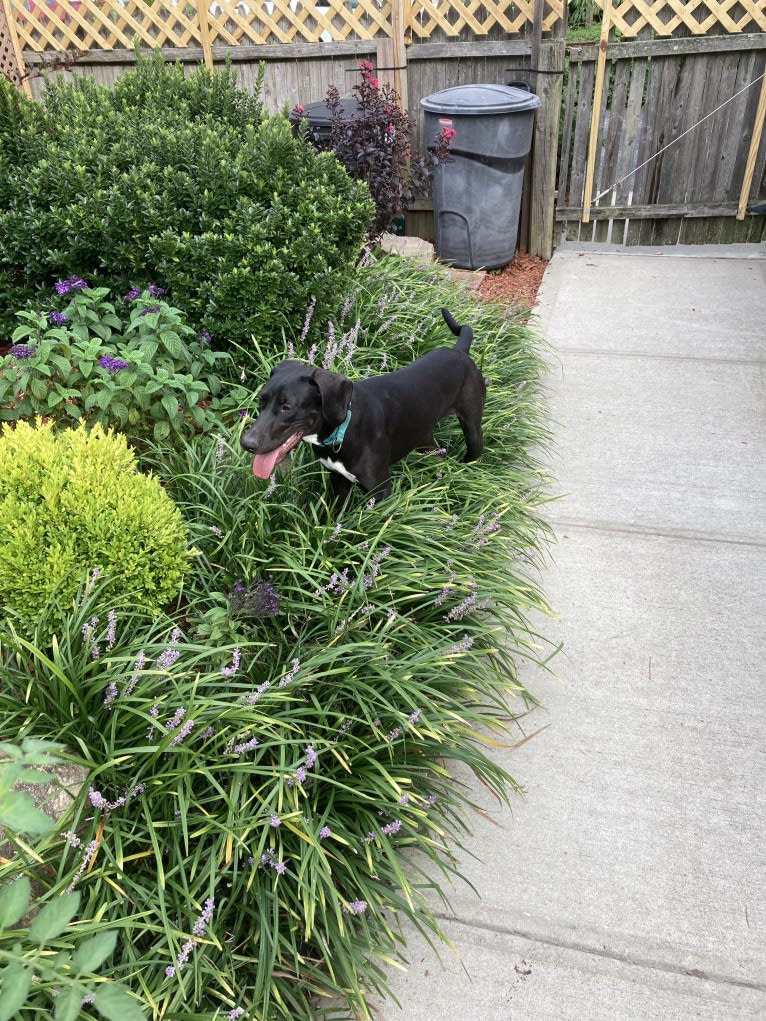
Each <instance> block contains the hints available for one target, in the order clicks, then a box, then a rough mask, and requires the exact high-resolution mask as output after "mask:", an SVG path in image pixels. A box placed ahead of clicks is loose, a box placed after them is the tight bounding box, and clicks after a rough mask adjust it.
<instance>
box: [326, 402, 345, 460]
mask: <svg viewBox="0 0 766 1021" xmlns="http://www.w3.org/2000/svg"><path fill="white" fill-rule="evenodd" d="M350 421H351V408H349V409H348V411H347V412H346V417H345V418H344V419H343V421H342V422H341V424H340V425H339V426H338V427H337V429H333V431H332V432H331V433H330V435H329V436H328V437H327V439H326V440H322V446H323V447H330V448H331V449H332V450H334V451H336V452H337V451H338V450H340V446H341V444H342V443H343V438H344V436H345V435H346V429H348V424H349V422H350Z"/></svg>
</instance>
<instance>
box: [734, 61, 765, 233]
mask: <svg viewBox="0 0 766 1021" xmlns="http://www.w3.org/2000/svg"><path fill="white" fill-rule="evenodd" d="M764 120H766V70H764V75H763V78H762V79H761V95H760V97H759V99H758V109H757V110H756V111H755V121H754V123H753V137H752V138H751V139H750V152H749V153H748V154H747V163H746V164H745V174H744V177H743V178H742V190H741V191H740V193H739V206H738V208H737V219H738V220H744V219H745V210H746V209H747V200H748V199H749V198H750V187H751V185H752V183H753V172H754V171H755V160H756V157H757V156H758V149H759V147H760V144H761V135H762V134H763V122H764Z"/></svg>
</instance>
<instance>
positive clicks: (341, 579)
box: [314, 567, 351, 597]
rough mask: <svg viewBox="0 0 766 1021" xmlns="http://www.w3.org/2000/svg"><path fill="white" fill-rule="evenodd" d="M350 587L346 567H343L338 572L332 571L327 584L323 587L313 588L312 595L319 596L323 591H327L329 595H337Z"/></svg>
mask: <svg viewBox="0 0 766 1021" xmlns="http://www.w3.org/2000/svg"><path fill="white" fill-rule="evenodd" d="M350 587H351V582H350V581H349V579H348V568H347V567H344V568H343V570H342V571H341V572H340V574H339V573H338V572H337V571H333V573H332V574H331V575H330V580H329V581H328V582H327V584H326V585H325V586H324V587H323V588H318V589H315V590H314V596H315V597H317V596H321V595H322V593H323V592H329V593H330V595H334V596H339V595H341V594H342V593H343V592H345V591H346V590H347V589H349V588H350Z"/></svg>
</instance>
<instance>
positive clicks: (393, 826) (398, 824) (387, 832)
mask: <svg viewBox="0 0 766 1021" xmlns="http://www.w3.org/2000/svg"><path fill="white" fill-rule="evenodd" d="M401 828H402V820H401V819H394V821H393V822H390V823H387V824H386V825H385V826H381V828H380V832H381V833H382V834H383V835H384V836H386V837H393V836H394V835H395V834H396V833H398V832H399V830H400V829H401Z"/></svg>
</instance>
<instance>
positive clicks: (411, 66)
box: [0, 0, 766, 257]
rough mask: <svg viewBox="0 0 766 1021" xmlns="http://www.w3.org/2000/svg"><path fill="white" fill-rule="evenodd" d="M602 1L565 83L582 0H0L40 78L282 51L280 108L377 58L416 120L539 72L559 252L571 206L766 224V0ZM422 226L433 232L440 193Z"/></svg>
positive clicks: (671, 235)
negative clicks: (574, 14) (428, 104)
mask: <svg viewBox="0 0 766 1021" xmlns="http://www.w3.org/2000/svg"><path fill="white" fill-rule="evenodd" d="M598 2H599V4H600V5H601V6H602V8H603V12H604V14H603V21H602V35H601V40H600V43H599V44H590V45H578V46H575V45H572V46H569V47H567V48H566V56H567V58H568V60H567V62H566V71H567V77H566V81H567V88H566V92H565V93H563V94H562V82H563V81H564V74H565V41H564V34H565V27H566V4H565V2H564V0H515V2H512V0H0V73H5V74H6V75H7V76H9V77H11V78H12V79H13V76H14V75H15V76H16V77H15V80H16V81H21V82H22V83H23V85H24V87H26V89H27V91H28V92H29V93H30V94H31V95H38V94H39V91H40V83H39V80H38V79H36V78H35V77H34V76H35V75H36V74H37V73H39V70H40V69H41V68H43V67H45V66H46V64H50V62H51V61H52V60H56V59H60V58H61V56H62V54H67V53H68V54H69V56H70V58H71V57H72V56H74V57H75V58H76V61H75V63H74V65H73V66H71V68H70V70H71V73H74V74H90V75H93V76H94V77H95V78H96V80H98V81H100V82H102V83H104V84H109V83H111V82H112V81H113V80H114V79H115V78H116V77H117V76H118V75H119V74H121V73H123V71H125V70H126V69H129V68H130V67H131V66H133V64H134V60H135V55H134V46H135V45H136V44H138V45H139V46H140V47H142V48H144V49H157V48H160V49H161V50H162V52H163V54H164V55H165V56H166V58H168V59H172V60H176V59H180V60H182V61H184V62H185V63H186V64H187V65H188V66H189V67H192V66H193V65H195V64H198V63H200V62H201V61H204V62H205V63H207V64H208V65H209V66H212V65H214V64H218V63H221V62H222V61H223V60H224V59H226V58H228V59H231V60H232V61H233V63H234V66H235V68H236V70H237V72H238V77H239V81H240V83H241V84H242V86H243V87H245V88H248V89H252V85H253V83H254V81H255V77H256V72H257V67H258V64H259V62H264V63H265V65H266V74H265V84H264V100H265V102H266V103H267V105H268V107H269V108H271V109H273V110H276V109H279V108H282V107H284V105H285V104H287V105H292V104H294V103H297V102H300V103H303V104H306V103H310V102H313V101H316V100H320V99H322V98H323V97H324V96H325V94H326V91H327V87H328V86H329V85H330V84H334V85H336V86H337V87H338V89H339V90H340V93H341V95H349V94H350V91H351V88H352V87H353V85H354V84H355V82H356V80H357V79H356V77H355V75H356V74H357V73H358V63H359V61H360V60H361V59H369V60H372V61H373V62H374V63H375V65H376V67H377V70H378V76H379V77H380V78H381V79H382V80H384V81H385V80H387V81H389V82H390V83H391V84H392V85H393V86H394V87H395V88H396V90H397V92H399V94H400V96H401V97H402V101H403V105H405V106H406V107H407V108H408V109H409V111H410V114H411V115H412V117H413V119H414V120H415V121H420V120H421V118H420V107H419V104H420V100H421V98H423V97H424V96H426V95H429V94H430V93H432V92H436V91H438V90H439V89H443V88H447V87H449V86H452V85H458V84H465V83H469V82H508V81H510V80H512V79H522V80H526V81H527V82H529V84H530V85H531V87H532V89H533V91H535V92H537V93H538V94H539V95H540V97H541V100H542V105H541V107H540V111H539V113H538V116H537V120H536V125H535V136H534V143H533V150H532V154H531V160H530V164H529V167H528V171H527V175H526V177H527V184H528V186H529V187H528V193H529V195H528V200H527V201H526V202H525V205H524V209H525V213H524V217H525V222H524V223H523V224H522V232H521V235H520V237H521V239H522V243H526V244H527V245H528V247H529V250H530V251H531V252H533V253H534V254H538V255H541V256H543V257H548V256H549V255H550V253H551V250H552V246H553V243H554V215H555V220H556V223H557V226H556V233H555V237H556V238H557V239H558V237H559V236H560V237H566V238H583V239H593V240H605V241H606V240H609V241H619V242H622V243H626V244H634V243H651V244H660V243H671V242H675V241H687V242H694V241H704V240H707V241H709V240H719V241H734V240H760V239H761V237H762V236H763V235H764V224H765V223H766V219H765V218H764V217H763V216H753V215H751V214H749V213H748V208H749V205H750V204H752V202H753V201H754V200H756V199H764V198H765V197H766V139H765V138H764V135H763V132H762V128H763V122H764V117H766V84H763V83H764V82H766V78H761V76H762V75H763V72H764V65H765V63H766V0H598ZM70 62H71V60H70ZM30 74H31V77H30ZM759 79H761V80H760V81H759ZM560 119H561V124H560ZM557 183H558V191H556V184H557ZM554 207H555V209H554ZM407 226H408V230H410V231H411V232H413V233H417V234H420V235H421V236H423V237H432V231H433V222H432V214H431V212H430V207H429V204H428V203H420V204H419V205H418V207H417V208H416V209H415V210H413V211H412V212H411V214H410V215H409V216H408V224H407Z"/></svg>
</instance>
